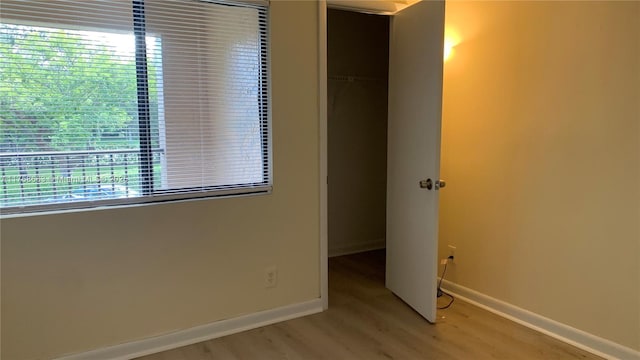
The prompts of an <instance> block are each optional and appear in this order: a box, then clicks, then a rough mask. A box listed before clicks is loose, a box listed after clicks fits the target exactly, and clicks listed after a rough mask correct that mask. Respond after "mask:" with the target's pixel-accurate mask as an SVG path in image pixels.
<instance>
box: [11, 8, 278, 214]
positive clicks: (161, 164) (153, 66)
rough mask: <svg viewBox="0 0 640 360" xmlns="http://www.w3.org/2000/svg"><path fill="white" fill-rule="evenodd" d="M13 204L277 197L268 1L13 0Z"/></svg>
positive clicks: (39, 206) (19, 208) (28, 207)
mask: <svg viewBox="0 0 640 360" xmlns="http://www.w3.org/2000/svg"><path fill="white" fill-rule="evenodd" d="M0 17H1V21H0V62H1V63H0V180H1V181H0V211H1V212H2V213H16V212H27V211H39V210H51V209H65V208H77V207H91V206H102V205H112V204H125V203H139V202H150V201H164V200H171V199H182V198H194V197H209V196H218V195H228V194H238V193H254V192H266V191H269V190H270V188H271V177H270V138H269V111H268V109H269V106H268V83H267V81H268V72H267V70H268V69H267V9H266V7H264V6H260V5H255V4H243V3H224V2H209V1H190V0H184V1H180V0H177V1H176V0H153V1H147V2H144V1H140V0H134V1H124V0H110V1H100V2H97V1H96V2H93V1H91V2H86V1H19V0H3V4H2V12H1V13H0Z"/></svg>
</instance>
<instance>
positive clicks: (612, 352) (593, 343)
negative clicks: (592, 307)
mask: <svg viewBox="0 0 640 360" xmlns="http://www.w3.org/2000/svg"><path fill="white" fill-rule="evenodd" d="M442 288H443V289H444V290H445V291H447V292H450V293H451V294H452V295H454V296H455V297H457V298H460V299H461V300H464V301H466V302H469V303H471V304H473V305H476V306H478V307H480V308H483V309H485V310H488V311H490V312H492V313H494V314H497V315H499V316H502V317H504V318H507V319H509V320H511V321H514V322H517V323H518V324H521V325H524V326H526V327H528V328H531V329H533V330H536V331H539V332H541V333H543V334H546V335H549V336H551V337H553V338H556V339H558V340H560V341H563V342H565V343H568V344H571V345H573V346H575V347H577V348H580V349H582V350H585V351H588V352H590V353H593V354H595V355H598V356H601V357H603V358H605V359H621V360H640V351H636V350H634V349H631V348H628V347H626V346H623V345H620V344H617V343H615V342H613V341H611V340H607V339H603V338H601V337H598V336H595V335H593V334H590V333H587V332H585V331H582V330H579V329H576V328H573V327H571V326H568V325H565V324H562V323H559V322H557V321H555V320H551V319H549V318H546V317H544V316H542V315H538V314H536V313H533V312H531V311H528V310H525V309H522V308H519V307H517V306H515V305H512V304H509V303H506V302H504V301H502V300H498V299H496V298H493V297H491V296H488V295H485V294H483V293H480V292H477V291H475V290H472V289H469V288H467V287H464V286H461V285H458V284H455V283H452V282H450V281H447V280H444V281H443V282H442Z"/></svg>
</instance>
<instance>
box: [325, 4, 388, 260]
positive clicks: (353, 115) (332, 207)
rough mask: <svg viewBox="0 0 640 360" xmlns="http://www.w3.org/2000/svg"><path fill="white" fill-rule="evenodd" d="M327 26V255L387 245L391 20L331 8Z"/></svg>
mask: <svg viewBox="0 0 640 360" xmlns="http://www.w3.org/2000/svg"><path fill="white" fill-rule="evenodd" d="M327 26H328V59H327V68H328V69H327V71H328V75H329V81H328V89H327V100H328V119H327V130H328V139H327V140H328V171H329V184H328V206H329V255H330V256H331V255H336V254H343V253H348V252H353V251H359V250H363V249H364V250H367V249H371V248H375V247H381V246H384V239H385V225H386V224H385V222H386V220H385V219H386V217H385V211H386V210H385V209H386V187H387V161H386V159H387V92H388V91H387V89H388V86H387V78H388V68H389V49H388V46H386V45H387V44H388V43H389V18H388V17H387V16H380V15H365V14H360V13H354V12H348V11H340V10H329V12H328V17H327ZM347 76H351V77H353V80H352V81H348V80H345V79H344V77H347Z"/></svg>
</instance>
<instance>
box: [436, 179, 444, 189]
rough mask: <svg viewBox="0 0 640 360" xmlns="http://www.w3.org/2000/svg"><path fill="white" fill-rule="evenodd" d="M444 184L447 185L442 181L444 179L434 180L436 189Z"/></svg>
mask: <svg viewBox="0 0 640 360" xmlns="http://www.w3.org/2000/svg"><path fill="white" fill-rule="evenodd" d="M445 186H447V183H446V182H444V180H438V181H436V190H439V189H442V188H443V187H445Z"/></svg>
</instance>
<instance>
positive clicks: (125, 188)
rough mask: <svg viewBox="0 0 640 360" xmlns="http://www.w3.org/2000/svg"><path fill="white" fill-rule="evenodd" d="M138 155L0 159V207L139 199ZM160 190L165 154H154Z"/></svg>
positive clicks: (49, 155) (105, 153)
mask: <svg viewBox="0 0 640 360" xmlns="http://www.w3.org/2000/svg"><path fill="white" fill-rule="evenodd" d="M139 154H140V153H139V151H138V150H99V151H56V152H30V153H0V207H3V208H4V207H21V206H27V205H44V204H51V203H61V202H74V201H94V200H104V199H121V198H129V197H137V196H141V195H142V192H141V188H140V187H141V178H140V175H141V174H140V170H139V165H140V161H139ZM152 154H153V155H152V157H153V172H154V177H153V178H154V179H156V184H155V185H154V188H161V187H162V184H161V183H160V181H161V179H162V168H161V167H162V163H163V158H164V155H165V154H164V149H154V150H153V152H152Z"/></svg>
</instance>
